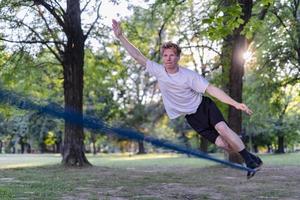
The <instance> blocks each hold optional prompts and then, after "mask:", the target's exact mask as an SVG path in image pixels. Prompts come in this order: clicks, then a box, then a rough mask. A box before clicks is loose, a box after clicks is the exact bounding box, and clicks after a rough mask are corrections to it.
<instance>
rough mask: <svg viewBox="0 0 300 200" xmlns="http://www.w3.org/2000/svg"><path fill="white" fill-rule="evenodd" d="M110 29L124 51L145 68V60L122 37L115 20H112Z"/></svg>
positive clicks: (138, 51) (118, 24) (120, 29)
mask: <svg viewBox="0 0 300 200" xmlns="http://www.w3.org/2000/svg"><path fill="white" fill-rule="evenodd" d="M112 28H113V31H114V33H115V36H116V37H117V38H118V39H119V40H120V42H121V44H122V46H123V47H124V48H125V49H126V51H127V52H128V53H129V54H130V55H131V56H132V57H133V58H134V59H135V60H136V61H137V62H138V63H139V64H141V65H142V66H146V62H147V58H146V57H145V56H144V55H143V54H142V53H141V52H140V50H138V49H137V48H136V47H135V46H134V45H133V44H131V43H130V42H129V41H128V40H127V38H126V37H125V36H124V35H123V32H122V28H121V26H120V23H119V22H117V21H116V20H114V19H113V20H112Z"/></svg>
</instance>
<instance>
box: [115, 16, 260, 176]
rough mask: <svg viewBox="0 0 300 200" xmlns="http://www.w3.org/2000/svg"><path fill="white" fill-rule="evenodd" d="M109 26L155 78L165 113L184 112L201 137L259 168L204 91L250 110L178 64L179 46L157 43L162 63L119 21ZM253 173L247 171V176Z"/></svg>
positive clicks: (249, 165)
mask: <svg viewBox="0 0 300 200" xmlns="http://www.w3.org/2000/svg"><path fill="white" fill-rule="evenodd" d="M112 28H113V31H114V34H115V36H116V37H117V38H118V39H119V40H120V42H121V44H122V46H123V47H124V48H125V49H126V51H127V52H128V53H129V54H130V55H131V56H132V57H133V58H134V59H135V60H136V61H137V62H138V63H139V64H141V65H142V66H145V67H146V71H147V72H149V73H150V74H151V75H153V76H154V77H156V79H157V81H158V84H159V88H160V91H161V94H162V99H163V103H164V106H165V109H166V112H167V114H168V116H169V117H170V118H171V119H175V118H177V117H179V116H181V115H184V116H185V118H186V119H187V121H188V123H189V124H190V125H191V127H192V128H193V129H194V130H195V131H197V132H198V133H199V134H200V135H201V136H203V137H205V138H206V139H208V140H209V141H210V142H212V143H214V144H216V145H217V146H218V147H221V148H223V149H225V150H226V151H229V152H230V151H234V152H239V153H240V155H241V156H242V157H243V158H244V160H245V163H246V165H247V167H249V168H251V169H255V171H257V170H259V169H260V167H261V165H262V161H261V160H260V158H258V157H257V156H255V155H253V154H251V153H249V152H248V151H247V150H246V149H245V145H244V143H243V142H242V140H241V139H240V137H239V136H238V135H237V134H236V133H235V132H234V131H233V130H231V129H230V128H229V127H228V125H227V124H226V122H225V120H224V118H223V115H222V114H221V112H220V110H219V109H218V108H217V106H216V105H215V103H214V102H213V101H212V100H211V99H210V98H208V97H205V96H203V94H204V93H207V94H209V95H211V96H213V97H215V98H217V99H218V100H220V101H221V102H224V103H226V104H229V105H231V106H233V107H235V108H236V109H238V110H242V111H244V112H245V113H247V114H249V115H251V114H252V111H251V110H250V109H249V108H248V107H247V106H246V105H245V104H243V103H238V102H236V101H235V100H233V99H232V98H231V97H229V96H228V95H227V94H226V93H225V92H223V91H222V90H221V89H219V88H217V87H215V86H213V85H211V84H210V83H209V82H208V81H207V80H206V79H204V78H203V77H202V76H200V75H199V74H198V73H196V72H194V71H191V70H189V69H187V68H183V67H181V66H179V65H178V61H179V59H180V53H181V49H180V48H179V47H178V46H177V45H176V44H174V43H171V42H167V43H165V44H163V45H162V46H161V54H162V62H163V65H161V64H158V63H155V62H153V61H150V60H148V59H147V58H146V57H145V56H144V55H143V54H142V53H141V52H140V51H139V50H138V49H137V48H136V47H135V46H133V45H132V44H131V43H130V42H129V41H128V40H127V38H126V37H125V36H124V35H123V32H122V29H121V26H120V23H119V22H117V21H115V20H113V21H112ZM254 174H255V172H252V173H249V172H248V174H247V177H248V178H250V177H252V176H254Z"/></svg>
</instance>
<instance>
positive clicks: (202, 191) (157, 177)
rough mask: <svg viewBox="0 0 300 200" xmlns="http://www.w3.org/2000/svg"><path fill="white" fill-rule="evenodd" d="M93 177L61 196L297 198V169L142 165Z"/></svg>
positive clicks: (97, 170)
mask: <svg viewBox="0 0 300 200" xmlns="http://www.w3.org/2000/svg"><path fill="white" fill-rule="evenodd" d="M89 173H90V175H91V176H92V177H94V178H93V179H91V180H89V181H88V184H86V185H85V186H82V185H81V186H80V187H78V188H76V191H75V192H72V194H68V195H65V196H64V197H63V199H65V200H69V199H100V200H105V199H109V200H127V199H130V200H131V199H149V200H150V199H153V200H173V199H186V200H196V199H199V200H200V199H220V200H221V199H222V200H223V199H228V200H235V199H236V200H243V199H245V200H248V199H249V200H254V199H280V200H299V199H300V188H299V185H300V168H299V167H296V166H295V167H293V166H289V167H280V166H265V167H264V168H263V169H262V171H261V172H259V173H258V174H257V175H256V176H255V177H253V178H252V179H250V180H247V179H246V173H245V172H243V171H238V170H234V169H230V168H223V167H210V168H201V169H195V168H175V167H173V168H145V169H134V168H129V169H127V170H118V169H109V168H100V167H99V168H98V167H94V168H92V169H90V171H89Z"/></svg>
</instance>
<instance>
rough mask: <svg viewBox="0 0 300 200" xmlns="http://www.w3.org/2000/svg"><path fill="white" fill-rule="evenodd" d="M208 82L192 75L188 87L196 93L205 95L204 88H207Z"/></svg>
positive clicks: (198, 75) (199, 76)
mask: <svg viewBox="0 0 300 200" xmlns="http://www.w3.org/2000/svg"><path fill="white" fill-rule="evenodd" d="M208 85H209V82H208V81H207V80H206V79H205V78H204V77H203V76H201V75H200V74H198V73H194V74H193V77H192V80H191V85H190V87H191V88H192V89H193V90H195V91H196V92H199V93H202V94H204V93H205V90H206V88H207V87H208Z"/></svg>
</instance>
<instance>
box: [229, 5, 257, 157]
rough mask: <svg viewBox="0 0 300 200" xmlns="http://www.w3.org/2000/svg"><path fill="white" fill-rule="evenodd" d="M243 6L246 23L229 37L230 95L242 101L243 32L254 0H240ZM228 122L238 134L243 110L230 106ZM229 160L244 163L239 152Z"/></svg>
mask: <svg viewBox="0 0 300 200" xmlns="http://www.w3.org/2000/svg"><path fill="white" fill-rule="evenodd" d="M239 4H240V6H241V7H242V18H243V20H244V24H242V25H241V26H240V27H239V28H237V29H235V30H234V33H233V35H232V37H229V39H230V40H231V41H229V42H228V43H229V45H231V47H232V54H231V65H230V69H229V84H228V91H229V95H230V96H231V97H232V98H233V99H234V100H236V101H238V102H242V95H243V76H244V64H245V60H244V59H243V53H245V52H246V51H247V49H248V41H247V39H246V37H245V36H244V35H242V34H241V32H242V30H243V28H244V26H245V24H246V23H247V22H248V21H249V19H250V17H251V13H252V6H253V5H252V0H239ZM228 124H229V126H230V128H231V129H233V131H235V132H236V133H237V134H239V133H241V130H242V114H241V111H239V110H236V109H235V108H233V107H231V106H230V107H229V113H228ZM229 160H230V161H231V162H236V163H242V162H243V159H242V158H241V156H240V155H239V154H238V153H230V155H229Z"/></svg>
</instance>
